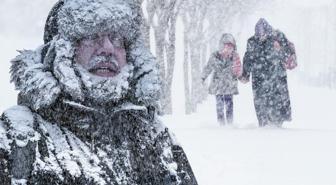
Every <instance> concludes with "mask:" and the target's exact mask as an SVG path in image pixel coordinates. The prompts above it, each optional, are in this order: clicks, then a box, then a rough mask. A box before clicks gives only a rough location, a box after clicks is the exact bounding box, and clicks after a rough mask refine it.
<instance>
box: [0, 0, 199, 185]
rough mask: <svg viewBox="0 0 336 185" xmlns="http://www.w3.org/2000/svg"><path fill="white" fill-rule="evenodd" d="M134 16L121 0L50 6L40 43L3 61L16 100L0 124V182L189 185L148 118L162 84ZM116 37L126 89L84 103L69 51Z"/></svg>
mask: <svg viewBox="0 0 336 185" xmlns="http://www.w3.org/2000/svg"><path fill="white" fill-rule="evenodd" d="M133 10H134V9H133V7H132V3H128V2H127V1H118V0H112V1H111V0H96V1H91V0H84V1H83V0H64V1H63V0H62V1H59V2H58V3H57V4H56V5H55V6H54V8H53V9H52V11H51V13H50V14H49V17H48V20H47V24H46V28H45V36H44V41H45V44H44V45H42V46H41V47H39V48H38V49H36V50H34V51H21V53H20V55H19V56H17V57H16V58H15V59H13V60H12V67H11V75H12V82H13V83H14V84H15V86H16V89H17V90H19V97H18V105H17V106H14V107H12V108H10V109H8V110H6V111H5V112H4V113H3V114H2V116H1V118H0V182H1V183H2V184H4V185H9V184H35V185H46V184H53V185H54V184H56V185H72V184H78V185H142V184H146V185H147V184H153V185H157V184H160V185H161V184H162V185H173V184H174V185H175V184H176V185H178V184H182V185H194V184H197V181H196V179H195V177H194V174H193V172H192V169H191V167H190V164H189V162H188V159H187V157H186V155H185V153H184V151H183V149H182V147H181V146H180V145H179V144H178V143H177V142H176V140H175V139H174V137H173V135H172V134H171V133H170V132H169V130H168V129H167V127H165V126H164V125H163V124H162V123H161V121H160V120H159V119H158V117H157V114H156V107H157V101H158V97H159V95H160V92H159V90H160V85H161V80H160V78H159V73H158V68H157V64H156V63H155V61H154V58H153V57H152V56H151V54H150V52H149V50H148V49H147V48H146V47H145V44H144V42H143V40H142V38H141V34H139V27H140V22H141V21H140V18H139V15H137V13H136V12H135V11H133ZM92 20H95V21H92ZM116 30H118V32H119V33H121V34H124V35H123V36H124V38H125V40H126V42H127V48H126V49H127V61H128V66H129V69H130V72H129V76H128V78H127V82H125V84H124V85H123V86H122V87H121V88H126V89H128V91H127V94H126V95H125V96H122V97H118V98H119V99H120V101H117V102H107V103H97V102H95V100H94V99H87V97H86V96H85V91H84V90H83V85H82V84H81V81H80V78H79V76H78V75H77V74H78V72H77V71H76V70H75V69H74V67H73V60H72V59H73V56H74V45H75V42H76V40H78V39H79V38H80V37H83V36H86V35H90V34H94V33H98V32H105V31H116ZM90 31H91V32H90ZM116 91H118V89H116ZM97 96H99V94H98V95H97Z"/></svg>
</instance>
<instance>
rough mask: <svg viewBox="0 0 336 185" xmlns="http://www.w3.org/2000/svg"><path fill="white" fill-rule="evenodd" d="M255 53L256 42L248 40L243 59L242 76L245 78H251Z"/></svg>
mask: <svg viewBox="0 0 336 185" xmlns="http://www.w3.org/2000/svg"><path fill="white" fill-rule="evenodd" d="M255 58H256V57H255V54H254V42H253V40H252V39H249V40H248V42H247V49H246V52H245V55H244V59H243V73H242V76H241V78H242V79H244V80H249V79H250V75H251V70H252V65H253V61H254V60H255Z"/></svg>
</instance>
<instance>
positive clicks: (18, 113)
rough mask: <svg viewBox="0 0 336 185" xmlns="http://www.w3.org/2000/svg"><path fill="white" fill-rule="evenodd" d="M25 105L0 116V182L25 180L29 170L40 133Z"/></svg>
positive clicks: (13, 108) (27, 177) (7, 182)
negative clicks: (35, 127) (36, 129)
mask: <svg viewBox="0 0 336 185" xmlns="http://www.w3.org/2000/svg"><path fill="white" fill-rule="evenodd" d="M34 122H35V121H34V116H33V114H32V112H31V111H30V109H29V108H27V107H25V106H14V107H12V108H10V109H8V110H6V111H5V112H4V113H3V114H2V116H1V119H0V179H3V180H1V181H2V184H5V185H7V184H11V183H13V184H16V182H18V184H20V183H19V182H25V181H27V180H28V179H29V178H30V176H31V172H32V170H33V165H34V161H35V157H36V148H37V144H38V141H39V139H40V134H39V133H38V132H37V131H35V130H34Z"/></svg>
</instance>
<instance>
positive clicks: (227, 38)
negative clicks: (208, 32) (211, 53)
mask: <svg viewBox="0 0 336 185" xmlns="http://www.w3.org/2000/svg"><path fill="white" fill-rule="evenodd" d="M225 44H232V45H233V46H234V47H235V50H237V44H236V40H235V38H234V37H233V35H232V34H229V33H224V34H223V35H222V37H221V39H220V41H219V50H222V49H223V48H224V45H225Z"/></svg>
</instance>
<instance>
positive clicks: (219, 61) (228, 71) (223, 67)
mask: <svg viewBox="0 0 336 185" xmlns="http://www.w3.org/2000/svg"><path fill="white" fill-rule="evenodd" d="M225 44H232V45H233V46H234V47H235V51H234V54H233V56H232V57H231V58H229V59H224V58H223V57H222V56H221V54H220V51H221V50H222V49H223V47H224V45H225ZM236 50H237V49H236V41H235V39H234V38H233V36H232V35H231V34H224V35H223V36H222V38H221V40H220V42H219V50H218V51H216V52H214V53H212V54H211V56H210V59H209V61H208V63H207V65H206V66H205V67H204V69H203V73H202V79H203V80H205V79H206V78H207V77H208V76H209V75H210V74H211V73H213V75H212V79H211V82H210V86H209V93H210V94H213V95H231V94H233V95H237V94H238V77H239V76H240V73H241V64H240V59H239V56H238V54H237V51H236Z"/></svg>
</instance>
